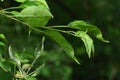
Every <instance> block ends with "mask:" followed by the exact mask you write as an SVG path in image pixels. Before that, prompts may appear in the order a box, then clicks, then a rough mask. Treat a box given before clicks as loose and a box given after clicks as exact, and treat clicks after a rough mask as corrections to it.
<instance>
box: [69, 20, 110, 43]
mask: <svg viewBox="0 0 120 80" xmlns="http://www.w3.org/2000/svg"><path fill="white" fill-rule="evenodd" d="M68 27H70V28H74V29H78V30H80V31H86V30H87V32H88V33H89V34H91V35H94V36H95V37H96V38H97V39H99V40H101V41H103V42H107V43H108V42H109V41H107V40H105V39H104V38H103V37H102V32H101V31H100V29H99V28H97V27H96V26H94V25H91V24H88V23H86V22H84V21H82V20H76V21H73V22H71V23H69V24H68Z"/></svg>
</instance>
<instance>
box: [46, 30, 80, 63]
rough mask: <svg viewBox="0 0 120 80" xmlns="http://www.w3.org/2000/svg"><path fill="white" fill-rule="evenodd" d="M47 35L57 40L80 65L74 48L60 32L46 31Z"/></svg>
mask: <svg viewBox="0 0 120 80" xmlns="http://www.w3.org/2000/svg"><path fill="white" fill-rule="evenodd" d="M45 34H47V35H48V36H50V37H51V38H52V39H53V40H55V41H56V42H57V43H58V44H59V45H60V46H61V47H62V49H63V50H64V51H65V52H66V53H67V54H68V55H69V56H70V57H71V58H73V59H74V60H75V61H76V62H77V63H78V64H80V63H79V62H78V60H77V59H76V57H75V55H74V49H73V47H72V46H71V44H70V43H69V42H68V41H67V40H66V39H65V38H64V37H63V36H62V35H61V34H60V33H59V32H57V31H53V30H46V31H45Z"/></svg>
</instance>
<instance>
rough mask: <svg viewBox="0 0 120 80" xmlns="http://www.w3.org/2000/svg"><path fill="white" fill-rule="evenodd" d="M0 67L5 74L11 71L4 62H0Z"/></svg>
mask: <svg viewBox="0 0 120 80" xmlns="http://www.w3.org/2000/svg"><path fill="white" fill-rule="evenodd" d="M0 67H1V68H2V69H3V70H4V71H6V72H8V71H11V67H10V65H9V63H8V62H6V61H0Z"/></svg>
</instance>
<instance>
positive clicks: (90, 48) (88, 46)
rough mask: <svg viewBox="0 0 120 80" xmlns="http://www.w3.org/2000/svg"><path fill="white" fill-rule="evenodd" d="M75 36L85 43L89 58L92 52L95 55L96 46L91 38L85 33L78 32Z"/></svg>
mask: <svg viewBox="0 0 120 80" xmlns="http://www.w3.org/2000/svg"><path fill="white" fill-rule="evenodd" d="M75 36H77V37H79V38H81V40H82V41H83V42H84V44H85V47H86V51H87V53H88V56H89V58H90V57H91V52H93V53H94V44H93V40H92V39H91V38H90V36H89V35H88V34H87V33H86V32H84V31H77V32H76V33H75Z"/></svg>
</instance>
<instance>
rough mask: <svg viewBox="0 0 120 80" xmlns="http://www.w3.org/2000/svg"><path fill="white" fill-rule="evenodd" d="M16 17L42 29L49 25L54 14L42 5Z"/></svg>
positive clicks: (24, 11)
mask: <svg viewBox="0 0 120 80" xmlns="http://www.w3.org/2000/svg"><path fill="white" fill-rule="evenodd" d="M15 16H16V17H17V18H18V19H20V20H22V21H23V22H25V23H26V24H29V25H30V26H33V27H40V26H44V25H46V24H47V23H48V21H49V19H50V18H51V17H52V14H51V13H50V12H49V10H48V9H47V8H46V7H45V6H44V5H41V6H30V7H27V8H25V9H23V10H22V11H21V12H20V13H19V14H18V15H15Z"/></svg>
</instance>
